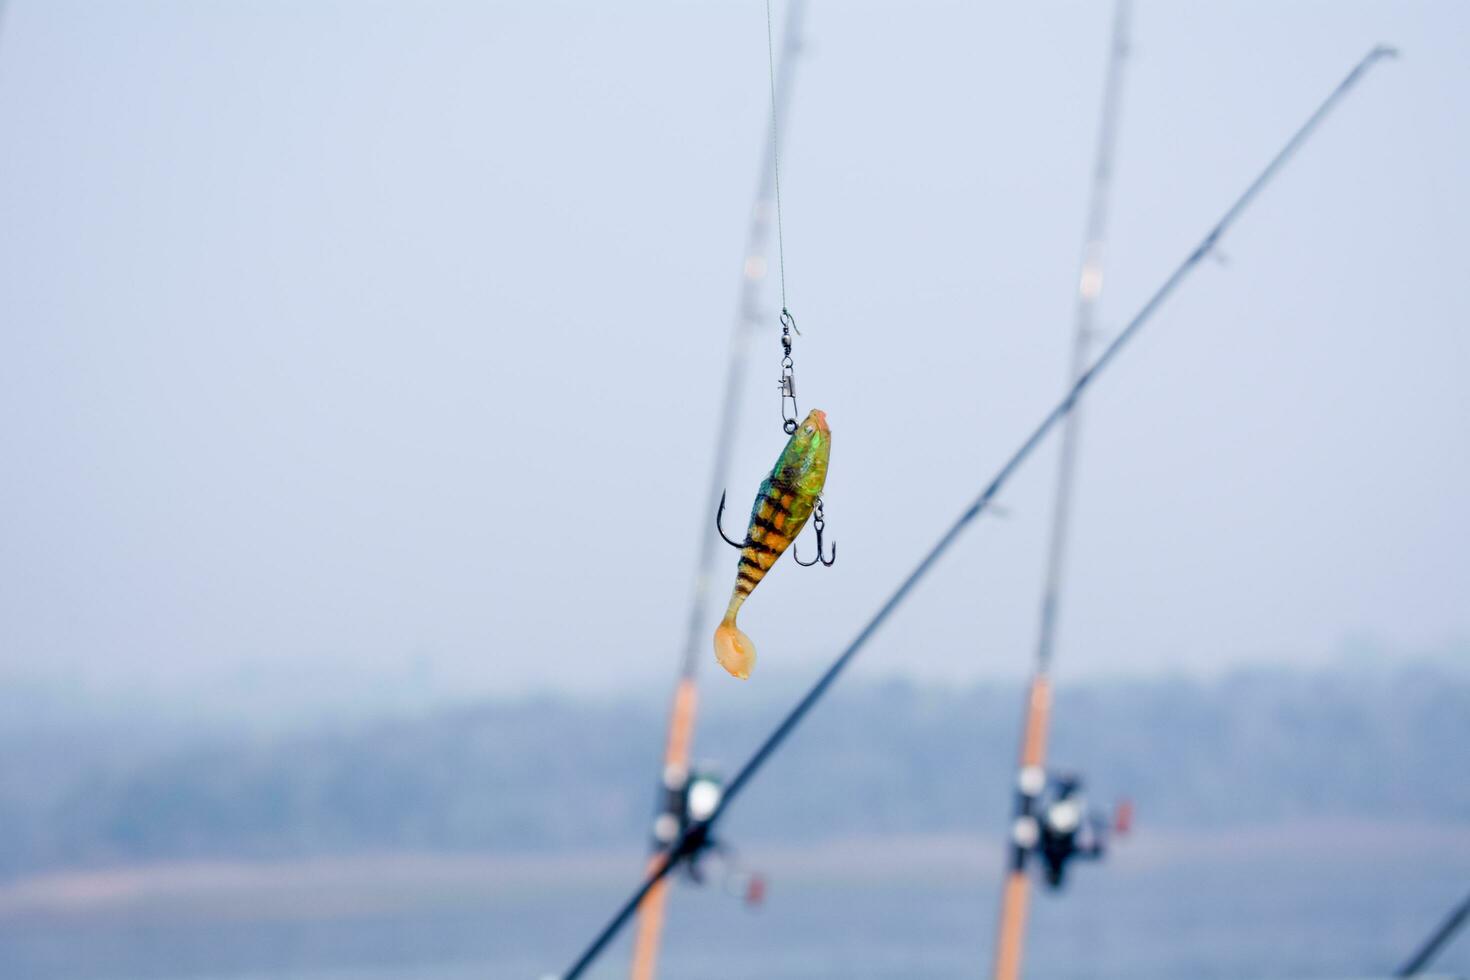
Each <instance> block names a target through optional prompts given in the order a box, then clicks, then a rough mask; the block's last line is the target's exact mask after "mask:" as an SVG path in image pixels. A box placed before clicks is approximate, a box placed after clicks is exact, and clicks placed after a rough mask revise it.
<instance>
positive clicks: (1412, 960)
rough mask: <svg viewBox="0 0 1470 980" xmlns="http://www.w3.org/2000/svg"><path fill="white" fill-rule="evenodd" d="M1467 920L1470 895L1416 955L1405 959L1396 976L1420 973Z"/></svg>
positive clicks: (1468, 917)
mask: <svg viewBox="0 0 1470 980" xmlns="http://www.w3.org/2000/svg"><path fill="white" fill-rule="evenodd" d="M1466 920H1470V895H1466V896H1465V898H1464V900H1463V901H1462V902H1460V904H1459V905H1457V906H1455V908H1454V910H1453V911H1452V912H1450V914H1449V917H1448V918H1446V919H1445V920H1444V921H1443V922H1441V923H1440V924H1439V928H1438V929H1436V930H1434V932H1433V933H1432V934H1431V935H1430V936H1429V938H1428V939H1426V940H1424V944H1423V945H1422V946H1420V947H1419V948H1418V949H1417V950H1415V951H1414V955H1413V956H1411V957H1409V958H1408V959H1407V960H1405V961H1404V965H1403V966H1401V967H1399V968H1398V971H1397V972H1396V973H1394V976H1396V977H1412V976H1414V975H1415V974H1416V973H1419V972H1420V971H1421V970H1423V969H1424V968H1425V967H1426V966H1428V965H1429V964H1430V962H1431V961H1432V960H1433V959H1434V958H1435V957H1436V956H1438V955H1439V951H1440V950H1442V949H1444V947H1445V945H1446V944H1447V943H1449V941H1450V940H1451V939H1452V938H1454V935H1455V933H1457V932H1459V931H1460V927H1461V926H1463V925H1464V924H1465V922H1466Z"/></svg>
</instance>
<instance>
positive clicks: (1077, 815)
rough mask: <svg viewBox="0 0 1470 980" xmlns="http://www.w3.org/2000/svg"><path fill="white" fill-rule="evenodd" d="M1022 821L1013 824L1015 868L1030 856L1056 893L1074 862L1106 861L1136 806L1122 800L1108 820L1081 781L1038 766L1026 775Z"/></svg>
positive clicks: (1020, 812) (1021, 788)
mask: <svg viewBox="0 0 1470 980" xmlns="http://www.w3.org/2000/svg"><path fill="white" fill-rule="evenodd" d="M1017 789H1018V791H1019V795H1020V800H1019V801H1018V802H1019V804H1020V805H1019V806H1018V808H1017V810H1018V816H1017V817H1016V820H1015V822H1014V823H1013V824H1012V825H1011V844H1012V854H1013V863H1014V866H1015V867H1017V868H1018V869H1019V868H1023V867H1025V863H1026V859H1027V857H1028V856H1029V855H1033V854H1034V855H1035V856H1036V857H1037V859H1038V860H1039V861H1040V862H1041V868H1042V877H1043V879H1044V880H1045V881H1046V883H1047V885H1048V886H1049V887H1050V888H1051V889H1052V890H1054V891H1056V890H1060V889H1061V887H1062V885H1063V884H1064V883H1065V881H1066V875H1067V868H1068V866H1069V865H1070V864H1071V862H1072V861H1073V860H1075V859H1078V858H1081V859H1084V860H1092V861H1095V860H1101V859H1102V858H1103V857H1105V856H1106V855H1107V849H1108V842H1109V839H1110V838H1111V837H1113V836H1123V835H1125V834H1127V833H1128V832H1129V830H1130V829H1131V827H1132V823H1133V805H1132V803H1130V802H1129V801H1128V800H1126V799H1125V800H1120V801H1119V802H1118V803H1117V804H1116V805H1115V806H1114V809H1113V813H1112V814H1111V815H1108V814H1106V813H1104V812H1102V811H1100V810H1099V809H1097V808H1095V807H1093V806H1091V805H1090V804H1089V803H1088V802H1087V798H1086V797H1085V796H1084V795H1083V793H1082V777H1081V776H1079V775H1077V774H1076V773H1070V772H1059V773H1055V774H1052V775H1048V774H1047V773H1046V772H1045V771H1044V770H1043V769H1041V767H1039V766H1027V767H1025V768H1024V769H1022V770H1021V776H1020V780H1019V785H1018V787H1017Z"/></svg>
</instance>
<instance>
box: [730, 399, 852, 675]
mask: <svg viewBox="0 0 1470 980" xmlns="http://www.w3.org/2000/svg"><path fill="white" fill-rule="evenodd" d="M831 453H832V431H831V430H830V429H828V428H827V415H826V413H824V412H822V411H821V410H820V409H812V411H811V412H810V413H809V414H808V415H807V417H806V420H805V421H804V422H802V424H801V425H800V426H798V427H797V428H796V430H795V431H794V432H792V433H791V438H790V439H789V440H787V442H786V448H785V449H783V450H781V456H780V457H779V458H778V459H777V460H776V465H775V466H773V467H771V475H770V476H768V477H766V478H765V480H764V481H763V482H762V483H761V487H760V490H759V492H757V494H756V497H755V504H754V506H752V507H751V508H750V524H749V526H748V527H747V528H746V530H745V540H744V541H731V540H730V538H729V537H728V536H727V535H726V534H725V531H724V528H722V527H720V515H721V514H723V513H724V511H725V498H724V497H721V498H720V510H719V512H718V513H717V514H715V527H716V528H717V529H718V530H719V532H720V537H722V538H724V539H725V542H726V543H727V544H729V545H732V546H733V547H736V548H739V549H740V564H739V566H738V571H737V574H736V578H735V588H734V590H733V591H732V592H731V594H730V605H729V606H728V607H727V608H726V609H725V618H724V619H723V620H722V621H721V622H720V625H719V626H718V627H717V628H716V629H715V659H717V660H719V662H720V666H721V667H724V668H725V669H726V670H728V671H729V672H730V673H731V674H732V675H733V676H735V677H738V678H740V679H741V680H745V679H746V678H748V677H749V676H750V671H751V668H753V667H754V666H755V644H754V643H752V642H751V641H750V637H748V636H746V635H745V634H744V633H743V632H741V630H740V628H739V627H738V626H736V625H735V616H736V614H737V613H739V612H740V607H741V606H742V605H743V604H744V603H745V600H746V599H747V598H748V597H749V596H750V594H751V592H753V591H755V587H756V586H757V585H759V584H760V582H761V579H763V578H765V577H766V573H767V572H769V571H770V570H771V566H772V565H774V564H775V563H776V559H778V558H780V557H781V554H782V552H784V551H785V550H786V549H787V548H788V547H790V546H791V543H792V542H793V541H794V540H796V536H797V535H798V534H800V533H801V529H802V528H804V527H806V522H807V520H808V519H809V518H810V517H811V516H812V512H813V511H815V512H816V514H817V523H816V527H817V558H816V559H813V560H812V561H810V562H803V561H801V559H800V558H796V561H797V563H798V564H803V565H814V564H816V563H817V561H821V562H822V564H824V565H830V564H832V562H834V561H836V560H837V547H836V545H833V547H832V558H831V560H828V559H826V558H824V557H822V509H821V508H822V504H821V500H820V498H821V495H822V487H823V486H824V485H825V484H826V482H827V461H828V458H829V457H830V456H831ZM792 555H793V557H795V552H794V551H793V552H792Z"/></svg>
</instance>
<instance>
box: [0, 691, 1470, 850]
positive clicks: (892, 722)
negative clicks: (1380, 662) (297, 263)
mask: <svg viewBox="0 0 1470 980" xmlns="http://www.w3.org/2000/svg"><path fill="white" fill-rule="evenodd" d="M718 680H723V678H720V679H718ZM1019 701H1020V695H1019V690H1018V689H1017V688H1016V687H1015V686H1014V685H989V686H977V687H971V688H967V689H959V690H951V689H943V688H932V687H916V686H912V685H908V684H904V683H894V682H889V683H876V684H875V683H860V682H853V683H849V684H848V685H847V686H845V687H839V688H838V689H837V691H836V692H835V693H834V695H833V696H832V698H831V700H830V702H829V703H827V704H824V705H823V706H822V707H821V709H820V710H819V711H817V712H815V713H814V714H813V715H812V717H811V718H810V719H809V721H808V722H807V723H806V724H805V725H804V726H803V727H802V728H801V729H799V730H798V732H797V733H796V735H795V736H794V737H793V738H792V740H791V741H790V743H789V745H788V749H787V750H786V751H784V752H782V753H781V755H779V756H778V757H777V758H776V759H775V760H774V761H773V762H772V764H771V765H770V766H769V767H768V769H767V770H766V771H765V772H764V773H763V774H762V776H761V778H760V780H759V781H758V782H756V783H755V784H753V785H752V786H751V787H750V789H749V790H748V792H747V793H746V795H745V796H744V797H743V798H742V799H741V801H740V803H739V805H738V806H737V807H735V808H732V811H731V815H730V819H729V820H728V822H727V826H726V830H725V833H726V835H727V836H729V837H732V838H735V839H756V838H760V839H780V840H793V839H794V840H800V839H813V838H819V837H822V836H825V835H829V834H842V833H913V832H929V831H960V830H974V829H976V828H982V829H983V828H999V827H1000V826H1002V825H1003V823H1004V820H1005V817H1006V812H1007V807H1008V803H1007V801H1008V798H1009V793H1010V785H1011V777H1010V772H1009V770H1010V767H1011V763H1012V757H1013V754H1014V752H1015V745H1016V734H1017V727H1018V724H1019V708H1020V704H1019ZM1057 704H1058V711H1057V717H1056V722H1057V724H1056V731H1055V737H1054V739H1053V752H1052V756H1053V759H1054V761H1055V762H1056V763H1058V764H1061V765H1064V766H1067V767H1070V768H1075V769H1077V770H1080V771H1081V772H1083V773H1085V774H1086V775H1087V777H1088V786H1089V788H1090V790H1091V791H1092V795H1093V796H1094V797H1095V798H1098V799H1103V800H1110V799H1112V798H1113V797H1115V796H1119V795H1127V796H1129V797H1131V798H1132V800H1133V801H1134V803H1135V805H1136V808H1137V813H1138V817H1137V819H1138V822H1139V823H1140V824H1141V825H1145V826H1146V825H1150V824H1152V825H1156V826H1157V825H1174V826H1178V825H1181V824H1186V823H1195V824H1204V825H1210V826H1217V827H1218V826H1229V825H1238V824H1243V823H1261V822H1268V821H1276V820H1281V819H1290V818H1301V817H1311V816H1323V817H1355V818H1384V819H1414V820H1429V821H1437V822H1444V821H1461V822H1463V821H1466V820H1470V751H1467V749H1470V673H1467V672H1465V671H1460V670H1452V669H1448V668H1445V667H1415V668H1403V669H1399V670H1395V671H1392V672H1385V671H1382V670H1374V671H1368V670H1356V669H1332V670H1322V671H1316V672H1309V673H1300V672H1295V673H1286V672H1280V673H1278V672H1260V671H1256V672H1245V673H1237V674H1233V675H1230V676H1228V677H1226V678H1224V679H1222V680H1219V681H1214V682H1209V683H1204V682H1192V681H1183V680H1168V681H1152V682H1147V683H1144V682H1130V683H1117V682H1113V683H1098V684H1090V685H1075V686H1070V687H1067V686H1064V687H1063V688H1062V689H1061V690H1060V692H1059V693H1058V695H1057ZM782 707H783V705H781V704H777V703H776V702H775V701H774V700H772V701H771V702H769V703H765V704H763V705H761V707H760V708H759V709H755V710H749V709H748V710H747V713H745V714H742V715H739V716H735V715H732V714H729V713H725V714H720V713H714V714H711V715H710V716H708V717H707V718H706V719H704V724H703V725H702V726H701V729H700V732H699V736H698V740H697V747H698V749H699V750H700V752H699V755H700V756H701V757H703V756H706V755H710V754H717V755H718V756H719V761H720V762H721V763H723V764H724V766H725V767H726V769H727V772H728V770H729V769H730V768H732V767H733V766H735V765H737V764H738V763H739V762H740V761H742V760H743V758H744V757H745V756H746V755H747V754H748V753H749V751H750V750H751V749H752V748H753V747H754V745H755V744H756V742H757V740H758V739H759V738H760V737H761V736H762V735H763V733H764V731H765V730H766V728H767V727H768V726H769V724H770V723H771V722H772V721H773V720H774V719H775V718H776V717H778V715H779V713H780V711H781V709H782ZM661 709H662V706H661V705H659V706H657V707H656V708H655V707H653V706H651V704H649V703H645V704H639V705H632V704H626V703H624V704H606V705H599V704H589V703H586V702H584V701H571V700H566V701H563V700H552V699H540V700H524V701H517V702H513V703H488V704H484V705H482V706H479V707H474V708H465V709H457V710H453V711H445V712H442V713H439V714H434V715H429V716H426V717H422V718H418V719H415V720H411V721H407V720H400V721H393V722H383V723H380V724H376V725H371V726H362V727H359V728H357V729H355V730H350V731H340V732H332V733H306V734H300V735H295V736H291V737H284V738H273V739H270V740H261V739H259V738H247V737H245V736H243V735H242V736H239V737H228V736H220V735H217V734H216V735H214V736H210V737H209V739H208V740H207V741H201V738H202V737H201V736H198V735H189V734H186V733H175V734H174V735H172V736H169V737H163V736H160V735H159V734H157V733H156V732H155V733H154V734H152V735H149V736H147V737H142V736H138V737H136V738H135V739H134V740H133V741H131V742H130V736H129V735H127V734H126V733H125V732H117V731H107V732H96V731H93V732H70V733H66V734H64V735H60V734H56V733H54V732H53V733H50V734H33V735H27V736H24V737H22V736H17V735H7V736H5V738H4V740H3V742H0V871H3V872H4V873H6V874H14V873H18V872H23V871H31V870H37V869H41V868H54V867H67V866H95V865H105V864H115V863H125V862H134V861H157V860H167V859H184V858H191V859H192V858H208V857H293V856H304V855H322V854H333V853H346V852H354V851H382V850H391V849H399V850H440V851H442V850H471V849H474V850H497V851H511V850H520V849H527V848H537V849H551V848H560V847H570V846H579V847H580V846H601V845H613V844H616V845H624V846H630V847H637V846H639V842H640V841H641V839H642V836H643V834H644V833H645V831H646V827H647V824H648V820H649V815H650V808H651V806H652V801H653V795H654V787H653V779H654V771H655V763H656V760H657V757H658V755H659V751H660V742H661V737H662V733H661V728H662V724H663V717H662V710H661Z"/></svg>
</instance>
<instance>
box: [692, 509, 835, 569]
mask: <svg viewBox="0 0 1470 980" xmlns="http://www.w3.org/2000/svg"><path fill="white" fill-rule="evenodd" d="M826 524H827V521H826V519H825V518H823V517H822V498H821V497H818V498H817V512H816V513H815V514H814V515H812V527H814V528H816V529H817V557H815V558H813V559H812V560H811V561H802V560H801V557H800V556H799V555H797V553H796V542H795V541H793V542H791V560H792V561H794V562H796V563H797V564H798V565H800V566H802V567H803V568H811V567H812V566H813V565H815V564H816V563H817V562H821V563H822V564H823V565H826V566H827V567H828V568H831V567H832V566H833V565H835V564H836V563H837V542H836V541H833V542H832V557H831V558H824V557H822V530H823V529H824V528H825V527H826ZM720 533H722V534H723V533H724V532H723V531H722V532H720Z"/></svg>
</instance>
